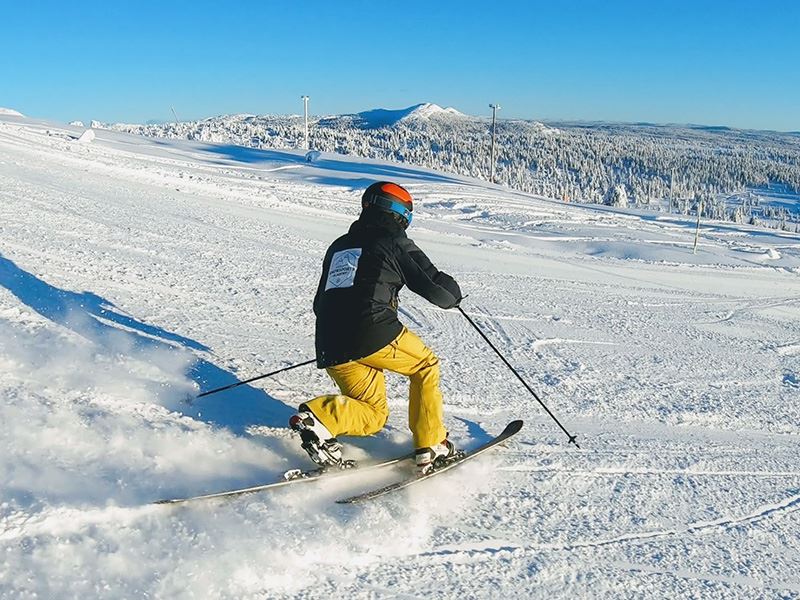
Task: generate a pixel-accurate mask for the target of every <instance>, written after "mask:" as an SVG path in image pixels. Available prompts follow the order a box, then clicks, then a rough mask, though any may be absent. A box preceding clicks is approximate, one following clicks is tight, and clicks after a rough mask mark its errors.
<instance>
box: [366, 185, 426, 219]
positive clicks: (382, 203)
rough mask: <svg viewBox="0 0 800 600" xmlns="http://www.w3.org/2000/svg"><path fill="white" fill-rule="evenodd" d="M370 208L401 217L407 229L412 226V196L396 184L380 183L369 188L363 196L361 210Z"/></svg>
mask: <svg viewBox="0 0 800 600" xmlns="http://www.w3.org/2000/svg"><path fill="white" fill-rule="evenodd" d="M370 206H374V207H375V208H377V209H379V210H383V211H386V212H390V213H395V214H397V215H400V216H401V217H403V219H404V220H405V225H406V227H408V226H409V225H410V224H411V212H412V211H413V210H414V204H413V201H412V199H411V194H409V193H408V190H407V189H405V188H404V187H401V186H399V185H397V184H396V183H391V182H390V181H378V182H376V183H373V184H372V185H371V186H369V187H368V188H367V189H366V190H365V191H364V195H363V196H361V208H369V207H370Z"/></svg>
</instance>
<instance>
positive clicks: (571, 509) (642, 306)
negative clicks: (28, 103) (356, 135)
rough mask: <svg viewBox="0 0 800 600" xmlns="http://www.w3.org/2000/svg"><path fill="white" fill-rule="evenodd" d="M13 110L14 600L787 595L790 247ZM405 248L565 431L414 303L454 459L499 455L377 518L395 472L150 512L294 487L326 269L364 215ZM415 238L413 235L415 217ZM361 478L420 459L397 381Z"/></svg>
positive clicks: (2, 185) (793, 538) (793, 298)
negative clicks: (486, 447) (382, 187)
mask: <svg viewBox="0 0 800 600" xmlns="http://www.w3.org/2000/svg"><path fill="white" fill-rule="evenodd" d="M82 131H83V129H82V128H75V127H67V126H61V125H57V124H52V123H42V122H38V121H34V120H30V119H26V118H23V117H17V116H13V115H4V116H2V117H0V397H2V403H0V419H2V421H3V423H4V427H3V428H2V429H0V475H2V481H3V483H4V485H3V487H2V489H0V597H9V598H34V597H48V598H73V597H96V598H140V597H141V598H144V597H160V598H161V597H170V598H172V597H174V598H265V597H268V598H315V597H327V596H332V595H336V596H339V597H347V598H383V597H391V598H420V597H436V598H495V597H498V598H499V597H503V598H506V597H520V598H522V597H533V598H546V597H613V598H641V597H650V598H664V597H703V598H729V597H736V598H763V597H787V598H788V597H798V596H800V580H798V576H797V573H798V568H800V539H799V538H798V536H797V535H796V531H797V528H798V526H800V511H798V509H799V508H800V468H799V467H798V458H799V457H800V451H798V447H799V446H798V442H800V413H799V411H800V402H798V401H800V367H799V366H798V364H797V356H798V354H799V353H800V278H799V277H798V275H800V240H798V238H797V236H796V235H792V234H787V233H786V232H777V231H772V230H761V229H757V228H752V227H748V226H741V225H735V224H731V223H714V222H707V223H704V224H703V227H702V229H701V238H700V241H701V243H700V245H699V247H698V252H697V254H693V253H692V250H691V248H692V242H693V234H694V223H693V222H692V221H691V220H690V219H685V218H683V217H682V216H680V215H663V214H658V213H651V214H637V213H633V212H631V213H626V212H624V211H619V210H616V209H610V208H607V207H597V206H586V207H584V206H580V205H570V204H564V203H562V202H559V201H556V200H550V199H545V198H537V197H533V196H529V195H525V194H520V193H517V192H512V191H509V190H506V189H504V188H501V187H499V186H492V185H488V184H485V183H482V182H479V181H475V180H470V179H467V178H460V177H452V176H450V175H447V174H438V173H435V172H432V171H428V170H425V169H417V168H413V167H407V166H405V165H393V164H387V163H379V162H375V161H366V160H360V159H355V158H352V157H337V156H333V155H323V156H322V157H321V158H320V160H318V161H316V162H315V163H305V161H304V160H303V152H299V151H298V152H291V151H280V152H277V151H276V152H273V151H249V152H238V151H237V150H236V148H235V147H231V146H222V145H213V144H207V143H195V142H179V141H164V140H146V139H143V138H136V137H132V136H128V135H123V134H117V133H111V132H106V131H102V130H99V131H96V138H95V139H94V140H93V141H91V142H89V143H80V144H79V143H77V141H76V138H77V137H78V136H79V135H80V134H81V133H82ZM381 178H385V179H393V180H397V181H399V182H400V183H403V184H405V185H407V186H408V187H409V189H410V190H411V192H412V194H413V195H414V197H415V207H416V208H417V210H416V211H415V220H414V225H413V227H412V229H411V230H410V232H409V233H410V235H411V236H412V237H413V238H414V239H415V240H416V241H417V242H418V243H419V244H420V246H422V247H423V249H425V250H426V252H427V253H428V254H429V256H430V257H431V258H432V260H433V261H434V262H435V263H436V264H437V265H438V266H439V267H440V268H442V269H444V270H446V271H448V272H450V273H452V274H453V275H454V276H455V277H456V278H457V279H458V281H459V282H460V284H461V286H462V288H463V289H464V291H465V292H466V293H468V294H469V298H468V299H467V300H466V301H465V303H464V309H465V311H466V312H467V313H468V314H469V315H470V316H471V317H472V318H473V319H474V320H475V321H476V322H477V323H478V324H479V325H480V326H481V327H482V328H483V330H484V331H485V333H486V334H487V335H488V336H489V337H490V339H492V340H493V342H494V343H495V344H496V345H497V346H498V347H499V348H501V350H502V351H503V352H504V354H505V356H506V357H507V358H508V360H509V361H510V362H511V363H512V364H513V365H514V366H515V367H516V368H517V369H518V370H519V371H520V373H521V374H522V375H523V377H525V379H526V380H527V381H528V382H529V383H530V384H531V385H532V386H533V388H534V389H536V390H537V393H538V394H539V395H540V397H541V398H542V399H543V400H544V402H545V403H547V405H548V406H549V407H550V408H551V409H552V410H553V412H554V413H555V414H556V415H557V416H558V417H559V418H560V419H561V421H562V422H563V423H564V424H565V426H566V427H567V428H568V429H569V430H570V431H571V432H574V433H577V434H578V441H579V442H580V444H581V448H582V450H580V451H578V450H575V449H574V448H572V447H570V446H568V445H567V444H566V439H565V436H564V434H563V433H562V432H561V431H560V430H559V429H558V428H557V427H556V426H555V424H554V423H552V422H551V421H550V419H549V417H547V415H546V414H544V413H543V411H542V410H541V409H540V408H539V407H538V405H537V404H536V402H535V400H534V399H533V398H531V397H530V396H529V395H528V394H527V392H526V391H525V390H524V389H523V388H522V386H521V385H520V384H519V382H518V381H516V380H515V379H514V378H513V376H512V375H511V374H510V373H509V372H508V370H507V368H506V367H505V366H504V365H503V364H502V363H500V361H499V360H498V359H497V358H496V357H494V356H493V354H492V353H491V350H490V349H488V348H487V347H486V344H485V342H484V341H483V340H482V339H481V338H480V337H479V336H478V334H477V333H476V332H474V331H472V330H471V328H470V327H469V326H468V324H466V323H465V322H464V320H463V318H460V315H458V314H457V313H454V312H452V311H443V310H440V309H438V308H436V307H434V306H432V305H430V304H427V303H426V302H425V301H424V300H421V299H419V298H417V297H415V296H414V295H413V294H411V293H409V292H408V291H404V292H403V293H402V295H401V303H402V306H401V308H400V315H401V319H402V320H403V321H404V322H405V323H406V324H407V325H408V326H409V327H411V328H412V329H414V330H415V331H417V332H418V333H419V334H420V335H421V336H422V337H423V339H425V340H426V342H427V343H429V344H430V345H431V347H432V348H434V349H435V351H436V352H437V353H438V354H439V356H440V357H441V359H442V386H443V391H444V395H445V409H446V417H447V425H448V428H449V430H450V434H451V438H452V439H453V440H454V441H455V442H456V443H457V444H458V445H461V446H465V447H469V446H470V445H474V444H477V443H479V442H481V441H483V440H484V439H486V437H487V436H488V435H489V434H490V433H494V432H497V431H499V430H501V429H502V427H503V426H504V425H505V424H506V423H507V422H508V421H509V420H511V419H514V418H522V419H524V420H525V421H526V425H525V428H524V429H523V430H522V432H520V434H519V435H518V436H517V437H516V438H515V439H514V440H513V441H512V442H511V443H510V444H509V445H508V447H506V448H502V449H500V450H498V451H496V452H492V453H490V454H487V455H486V456H485V457H484V458H481V459H480V460H476V461H474V463H470V464H467V465H465V466H464V467H463V468H459V469H455V470H453V471H452V473H450V474H447V475H442V477H440V478H436V479H434V480H431V481H430V482H428V483H426V484H425V485H419V486H414V487H413V488H410V489H409V490H408V491H407V492H402V493H398V494H396V495H391V496H387V497H386V498H383V499H380V500H378V501H375V502H372V503H367V504H365V505H363V506H338V505H335V504H334V503H333V501H334V500H335V499H337V498H341V497H344V496H349V495H352V494H353V493H356V492H358V491H360V490H362V489H367V488H370V487H373V486H378V485H382V484H385V483H388V482H389V481H391V480H392V479H393V478H396V477H397V476H399V474H400V472H399V471H398V470H397V469H389V470H388V471H387V472H382V473H371V474H364V475H363V476H362V475H358V476H354V477H349V478H343V479H341V480H337V481H321V482H318V483H312V484H309V485H302V486H297V488H295V487H293V486H289V487H287V488H282V489H280V490H277V491H275V492H270V493H265V494H254V495H251V496H245V497H242V498H238V499H236V500H233V501H229V502H218V501H212V502H208V503H201V504H197V505H187V506H180V507H164V506H155V505H152V504H150V503H151V502H152V501H154V500H157V499H159V498H163V497H170V496H181V495H189V494H198V493H205V492H212V491H219V490H221V489H226V488H231V487H239V486H248V485H254V484H258V483H263V482H265V481H270V480H272V479H274V478H276V477H280V475H281V473H282V472H283V471H285V470H286V469H289V468H292V467H296V466H303V465H306V466H307V465H308V462H307V460H306V459H304V457H303V455H302V451H301V450H300V449H299V444H298V443H297V441H296V440H295V439H294V438H293V436H292V435H291V434H289V433H288V432H287V430H286V428H285V422H286V417H287V416H288V414H290V413H291V411H292V410H293V407H294V406H296V405H297V404H299V403H300V402H302V401H303V400H305V399H307V398H308V397H310V396H313V395H317V394H322V393H329V392H330V391H332V389H333V384H332V383H331V382H330V381H329V380H328V378H327V376H326V375H325V374H324V372H321V371H317V370H315V369H310V368H306V369H298V370H295V371H289V372H286V373H283V374H281V375H278V376H277V377H274V378H270V379H267V380H264V381H260V382H258V383H256V384H253V385H251V386H242V387H241V388H237V390H236V391H231V392H225V393H222V394H218V395H215V396H209V397H207V398H203V399H197V400H195V401H189V400H188V399H189V398H190V397H191V396H192V395H194V394H196V393H197V391H198V390H206V389H209V388H212V387H217V386H221V385H226V384H228V383H233V382H235V381H237V379H243V378H245V377H249V376H253V375H256V374H259V373H263V372H267V371H270V370H273V369H275V368H279V367H282V366H288V365H290V364H293V363H297V362H301V361H304V360H307V359H308V358H310V357H311V356H312V355H313V319H312V316H311V313H310V305H311V299H312V297H313V293H314V291H315V288H316V284H317V277H318V269H319V263H320V260H321V258H322V255H323V253H324V250H325V248H326V247H327V244H328V243H330V241H332V240H333V239H334V238H336V237H337V236H339V235H341V233H342V232H343V231H344V230H345V229H346V227H347V226H348V225H349V223H350V222H351V221H352V219H353V218H354V217H355V215H357V213H358V210H359V198H360V193H361V190H363V189H364V187H366V185H367V184H368V183H370V182H371V181H373V180H375V179H381ZM417 213H418V214H417ZM387 383H388V391H389V397H390V399H389V402H390V408H391V416H390V419H389V422H388V424H387V427H386V429H385V430H384V431H383V432H382V433H381V434H380V435H378V436H375V437H373V438H365V439H345V442H346V443H347V447H348V452H349V453H350V455H351V456H353V457H354V458H358V459H365V458H367V457H380V456H390V455H395V454H397V453H398V452H404V451H407V450H408V449H409V443H410V441H409V439H410V437H409V434H408V431H407V428H406V423H405V415H406V400H405V394H406V386H405V382H404V381H403V380H402V379H401V378H398V377H395V376H391V375H390V376H389V377H388V378H387Z"/></svg>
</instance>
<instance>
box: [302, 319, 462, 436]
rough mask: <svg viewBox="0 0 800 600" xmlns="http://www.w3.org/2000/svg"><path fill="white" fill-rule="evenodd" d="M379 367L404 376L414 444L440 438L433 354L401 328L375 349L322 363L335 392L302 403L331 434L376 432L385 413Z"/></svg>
mask: <svg viewBox="0 0 800 600" xmlns="http://www.w3.org/2000/svg"><path fill="white" fill-rule="evenodd" d="M384 369H386V370H388V371H392V372H394V373H400V374H401V375H405V376H407V377H408V378H409V379H410V387H409V392H408V425H409V427H410V429H411V433H412V434H413V436H414V447H415V448H426V447H429V446H433V445H435V444H438V443H440V442H441V441H442V440H443V439H444V438H445V436H446V435H447V433H446V431H445V428H444V423H443V419H442V412H443V409H442V393H441V391H440V390H439V359H438V358H437V357H436V355H435V354H434V353H433V352H432V351H431V350H430V349H429V348H428V347H427V346H426V345H425V344H424V343H423V342H422V340H420V339H419V338H418V337H417V336H416V335H415V334H414V333H412V332H411V331H409V330H408V329H406V328H405V327H404V328H403V331H401V332H400V335H398V336H397V337H396V338H395V339H394V340H393V341H392V342H390V343H389V344H388V345H387V346H384V347H383V348H381V349H380V350H378V351H377V352H375V353H373V354H370V355H369V356H367V357H365V358H361V359H359V360H355V361H351V362H348V363H344V364H341V365H336V366H333V367H328V369H327V371H328V374H329V375H330V376H331V377H332V378H333V380H334V381H335V382H336V384H337V385H338V386H339V389H340V390H341V394H336V395H328V396H318V397H317V398H314V399H313V400H311V401H309V402H306V403H305V405H306V406H307V407H308V409H309V410H310V411H311V412H312V413H313V414H314V416H316V417H317V418H318V419H319V420H320V421H321V422H322V424H323V425H325V427H327V428H328V430H329V431H330V432H331V433H332V434H333V435H334V436H339V435H359V436H360V435H372V434H373V433H377V432H378V431H380V430H381V429H382V428H383V426H384V425H385V424H386V419H387V418H388V417H389V405H388V404H387V402H386V381H385V379H384V374H383V370H384Z"/></svg>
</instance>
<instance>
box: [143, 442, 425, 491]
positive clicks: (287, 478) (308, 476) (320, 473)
mask: <svg viewBox="0 0 800 600" xmlns="http://www.w3.org/2000/svg"><path fill="white" fill-rule="evenodd" d="M412 458H414V453H413V452H412V453H410V454H404V455H403V456H397V457H395V458H390V459H387V460H382V461H380V462H376V463H370V464H367V465H364V466H358V465H357V464H356V463H355V462H354V461H350V466H347V467H344V468H341V469H322V468H318V469H311V470H308V471H303V470H301V469H291V470H289V471H286V472H285V473H284V474H283V477H282V478H281V479H279V480H278V481H273V482H270V483H264V484H261V485H255V486H252V487H246V488H238V489H234V490H226V491H223V492H215V493H212V494H203V495H200V496H189V497H187V498H167V499H164V500H157V501H156V502H154V503H153V504H185V503H187V502H195V501H199V500H212V499H214V498H225V499H229V498H235V497H237V496H243V495H245V494H254V493H256V492H263V491H264V490H272V489H276V488H279V487H284V486H287V485H291V484H293V483H304V482H306V483H308V482H312V481H317V480H319V479H321V478H323V477H324V478H329V477H341V476H344V475H349V474H352V473H363V472H364V471H371V470H374V469H380V468H383V467H390V466H392V465H395V464H397V463H400V462H402V461H404V460H409V459H412Z"/></svg>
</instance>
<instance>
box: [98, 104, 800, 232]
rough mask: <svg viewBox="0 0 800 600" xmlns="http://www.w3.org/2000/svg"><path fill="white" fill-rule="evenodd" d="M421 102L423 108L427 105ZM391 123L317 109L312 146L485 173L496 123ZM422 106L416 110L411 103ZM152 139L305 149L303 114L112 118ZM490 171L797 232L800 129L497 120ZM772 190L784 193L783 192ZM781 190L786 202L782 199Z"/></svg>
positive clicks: (410, 117) (501, 179) (427, 112)
mask: <svg viewBox="0 0 800 600" xmlns="http://www.w3.org/2000/svg"><path fill="white" fill-rule="evenodd" d="M420 107H423V110H420ZM420 107H411V108H410V109H407V110H406V111H397V112H398V113H402V114H403V115H404V117H403V118H398V119H397V120H395V121H394V122H391V121H390V122H386V120H385V118H384V119H382V120H381V121H380V122H375V121H372V120H371V119H370V117H371V115H372V114H374V112H370V113H361V114H357V115H343V116H335V117H324V118H315V119H314V120H312V121H310V146H311V148H313V149H316V150H321V151H323V152H336V153H340V154H352V155H356V156H361V157H367V158H377V159H384V160H392V161H397V162H406V163H410V164H414V165H419V166H424V167H430V168H435V169H438V170H442V171H448V172H452V173H457V174H460V175H468V176H472V177H476V178H481V179H488V178H489V173H490V165H489V151H488V147H489V143H490V139H491V123H490V122H489V121H488V120H487V119H482V118H475V117H468V116H465V115H461V114H460V113H457V112H455V111H452V112H448V111H445V110H444V109H439V110H438V111H436V110H431V107H435V108H436V109H438V107H436V106H435V105H420ZM415 109H416V110H415ZM111 127H112V128H113V129H116V130H122V131H128V132H131V133H137V134H142V135H147V136H151V137H169V138H185V139H190V140H198V141H210V142H223V143H234V144H237V145H242V146H249V147H254V148H298V147H301V146H302V144H303V143H304V133H303V119H302V117H296V116H253V115H231V116H222V117H214V118H210V119H204V120H201V121H193V122H180V123H166V124H158V125H122V124H118V125H114V126H111ZM496 143H497V164H496V173H495V180H496V182H497V183H499V184H503V185H507V186H509V187H511V188H514V189H517V190H521V191H526V192H532V193H535V194H539V195H542V196H546V197H550V198H558V199H561V200H564V201H568V202H591V203H606V204H613V205H617V206H633V207H638V208H650V209H654V210H670V211H673V212H683V213H687V214H688V213H694V212H695V211H696V210H697V208H698V207H702V214H703V216H705V217H708V218H714V219H723V220H732V221H737V222H748V223H751V224H757V225H765V226H770V227H777V228H781V229H785V230H788V231H800V135H798V134H796V133H777V132H762V131H744V130H733V129H727V128H714V127H699V126H663V125H651V124H636V125H628V124H578V123H548V124H546V125H545V124H542V123H539V122H536V121H521V120H501V121H498V123H497V130H496ZM776 199H777V201H776ZM781 199H783V200H781Z"/></svg>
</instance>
